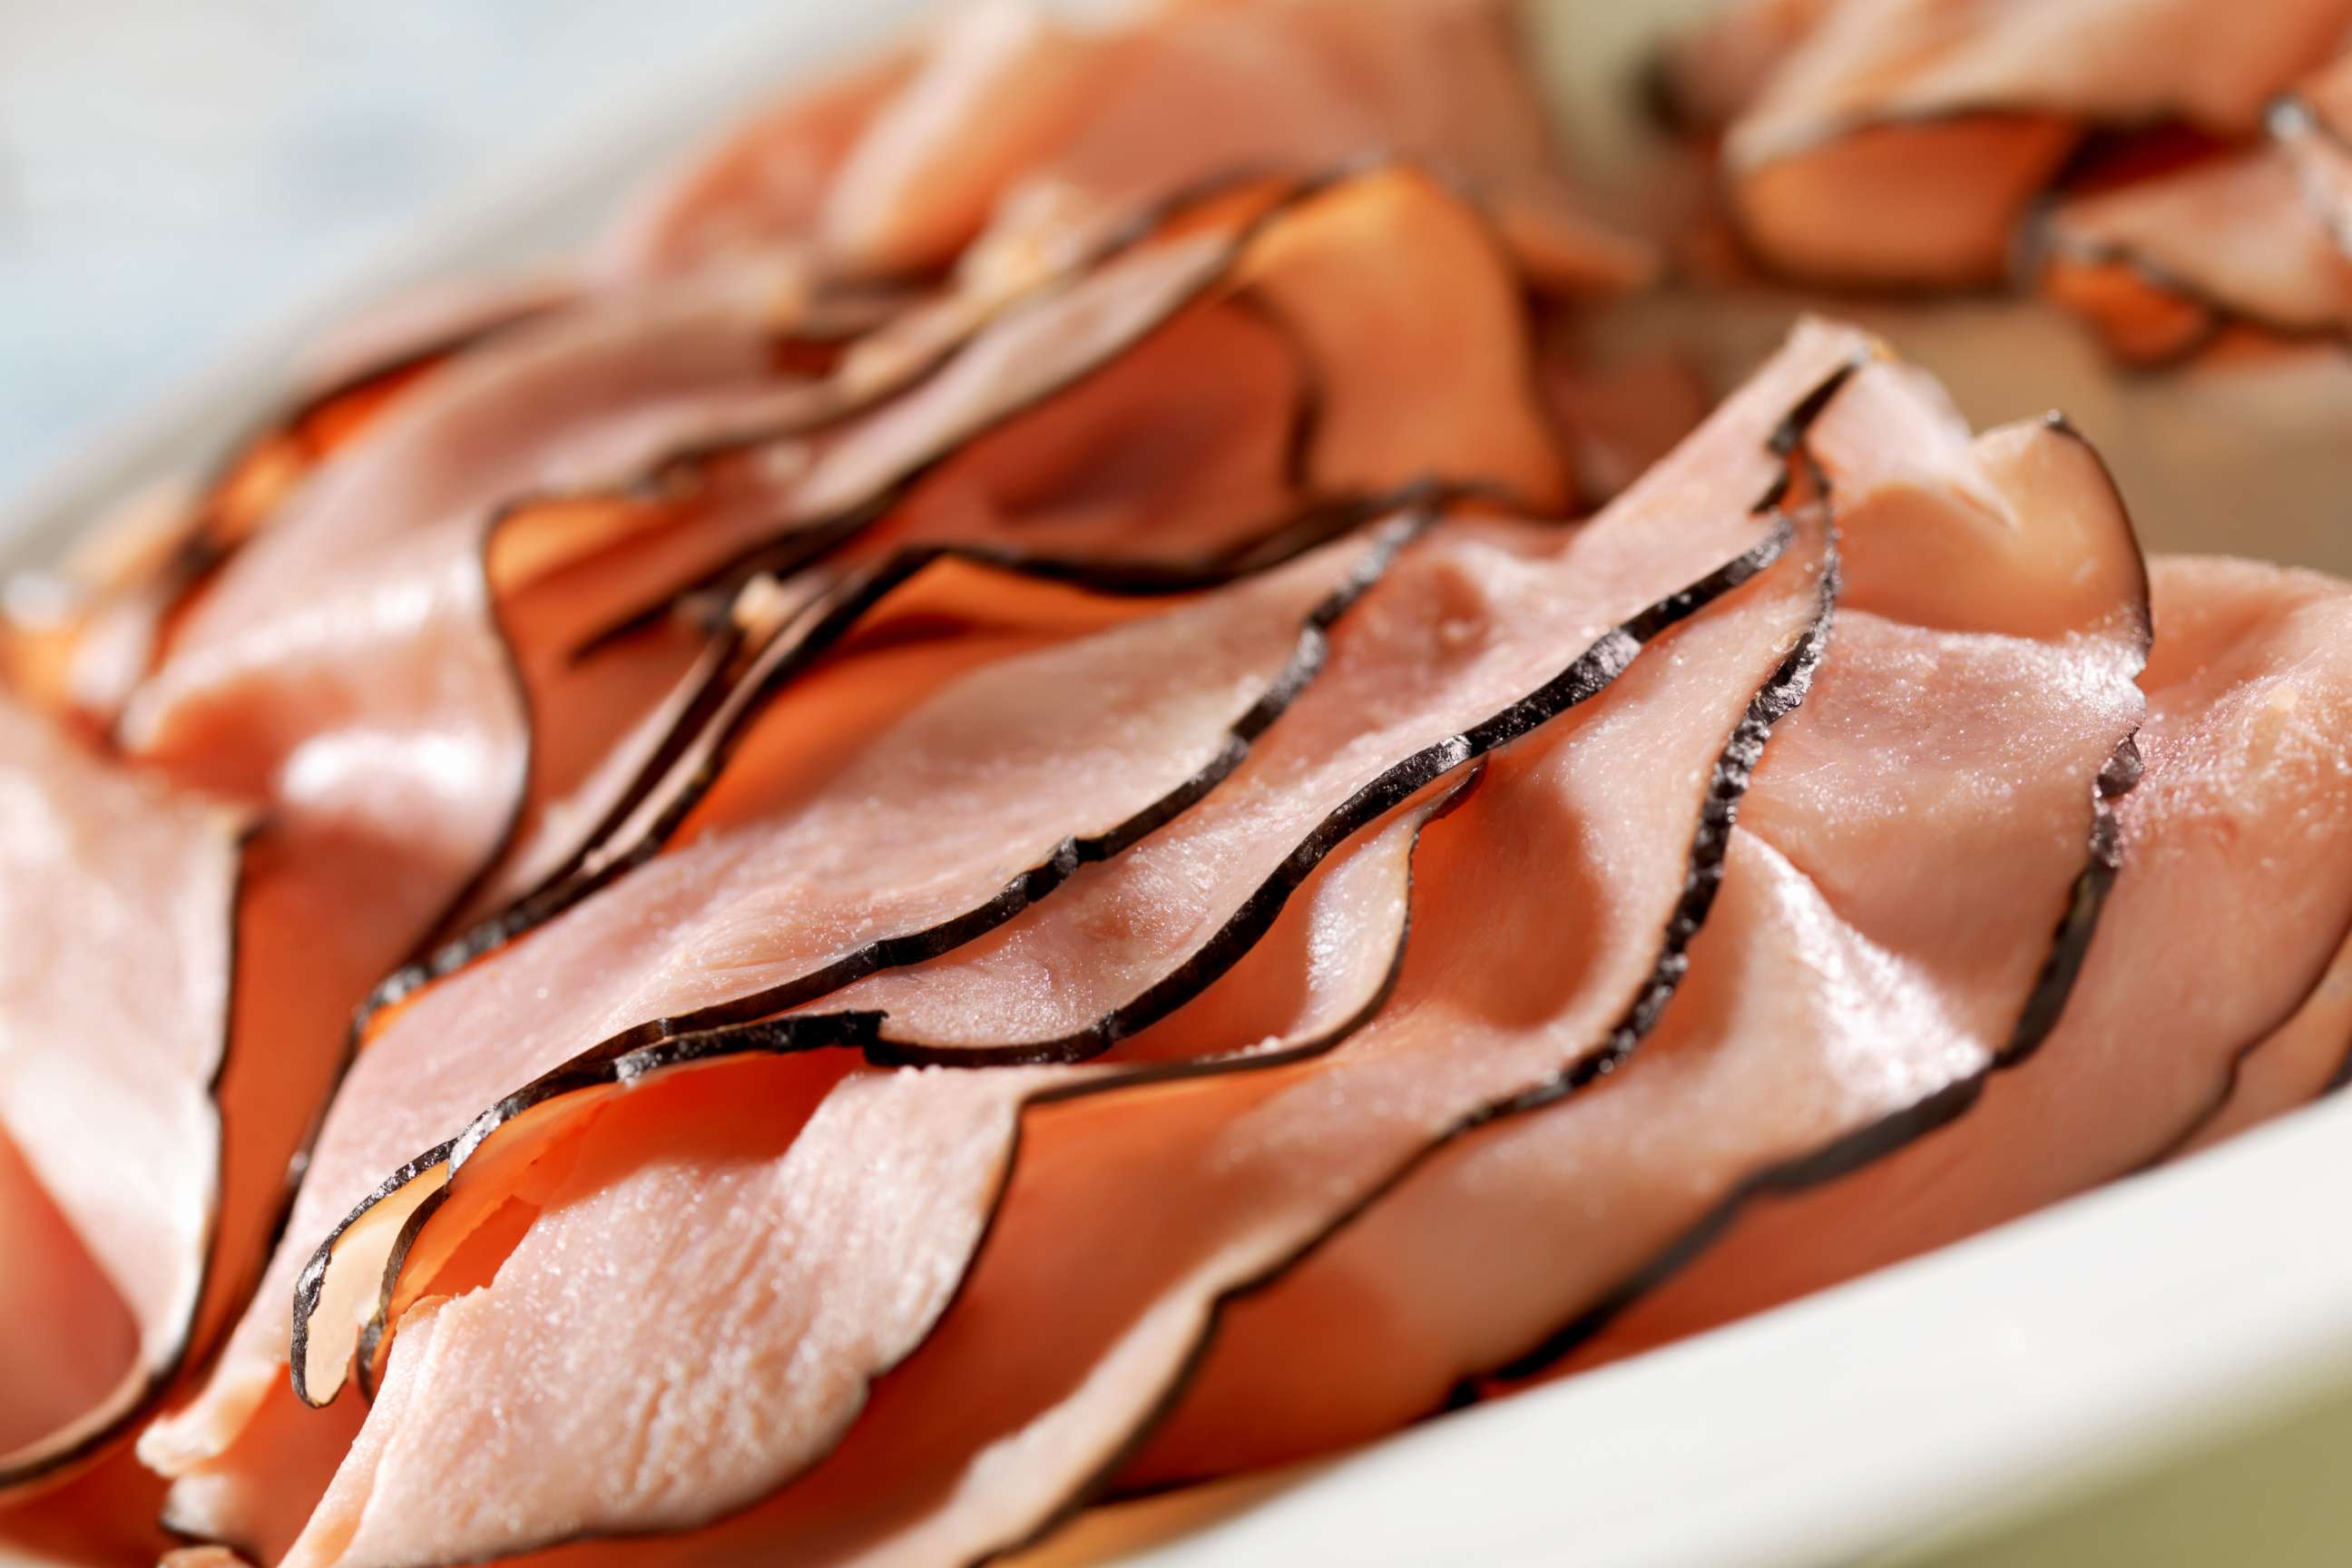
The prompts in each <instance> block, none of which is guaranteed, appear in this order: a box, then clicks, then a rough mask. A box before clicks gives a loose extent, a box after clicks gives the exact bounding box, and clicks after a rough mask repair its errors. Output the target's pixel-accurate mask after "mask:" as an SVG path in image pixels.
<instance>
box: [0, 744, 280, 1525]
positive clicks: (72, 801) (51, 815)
mask: <svg viewBox="0 0 2352 1568" xmlns="http://www.w3.org/2000/svg"><path fill="white" fill-rule="evenodd" d="M242 839H243V823H242V820H241V819H240V817H239V816H237V815H236V814H235V813H233V812H231V811H229V810H227V809H226V808H222V807H217V806H213V805H206V804H205V803H202V802H196V801H184V800H176V799H173V798H171V797H170V796H168V795H165V794H164V793H163V791H162V790H160V789H159V788H157V787H155V785H154V784H152V782H151V781H145V780H141V779H138V778H134V777H132V776H131V775H130V774H128V773H123V772H121V770H118V769H116V768H113V767H111V766H110V765H108V764H106V763H102V762H100V760H98V759H97V758H95V757H93V756H91V755H89V754H88V753H87V752H84V751H83V750H82V749H81V748H80V747H79V745H77V744H76V743H75V742H72V741H69V740H68V739H67V738H66V737H65V736H64V735H63V734H61V733H60V732H58V731H56V730H54V729H53V728H51V727H50V726H49V725H47V724H46V723H45V722H44V721H42V720H41V719H40V718H38V717H37V716H36V715H34V714H32V713H29V712H27V711H26V710H23V709H21V708H19V707H17V706H16V704H15V703H13V702H11V701H8V700H5V699H0V927H5V931H6V933H7V938H6V941H5V942H0V954H5V956H0V1234H5V1237H6V1242H7V1245H6V1247H5V1249H0V1251H5V1258H6V1259H7V1261H6V1264H5V1268H0V1274H5V1284H0V1310H4V1311H5V1313H6V1321H5V1323H0V1347H5V1350H0V1357H5V1366H0V1386H5V1388H6V1389H7V1391H8V1392H7V1397H6V1399H5V1401H0V1406H5V1408H0V1492H5V1491H6V1490H7V1489H11V1488H14V1487H18V1486H23V1485H26V1484H27V1483H30V1482H32V1481H36V1480H38V1479H43V1478H45V1477H47V1476H48V1475H50V1474H52V1473H53V1472H55V1471H56V1470H58V1468H60V1467H62V1466H64V1465H66V1464H68V1463H69V1462H71V1461H73V1460H75V1459H78V1458H83V1457H85V1456H87V1455H88V1454H89V1453H91V1452H93V1451H94V1450H95V1449H96V1448H97V1447H98V1446H99V1445H100V1444H101V1443H102V1442H104V1441H105V1440H106V1439H108V1438H110V1437H111V1436H114V1435H115V1434H116V1433H118V1432H119V1431H120V1430H121V1428H122V1426H124V1424H125V1423H127V1422H129V1421H130V1420H131V1419H133V1418H134V1417H135V1416H137V1415H141V1414H142V1413H143V1412H144V1410H145V1409H146V1407H147V1406H149V1405H152V1403H153V1402H154V1400H155V1399H156V1398H157V1397H158V1396H159V1395H160V1394H162V1393H163V1390H164V1389H165V1387H166V1386H168V1384H170V1383H171V1381H172V1380H173V1377H175V1376H176V1375H177V1373H179V1371H180V1367H181V1363H182V1359H183V1358H184V1356H186V1355H187V1354H188V1353H189V1352H190V1351H191V1350H192V1349H193V1348H194V1341H195V1339H196V1337H197V1335H198V1333H199V1319H200V1318H201V1317H203V1316H204V1315H205V1313H206V1310H207V1309H206V1305H205V1304H206V1301H207V1300H208V1296H207V1290H208V1287H209V1289H210V1298H209V1299H211V1300H217V1298H218V1297H219V1296H220V1295H221V1294H222V1293H223V1289H222V1287H223V1285H224V1283H226V1284H229V1285H234V1284H235V1283H236V1281H235V1280H230V1281H226V1282H224V1281H221V1280H219V1279H215V1278H213V1276H212V1273H211V1264H212V1250H211V1249H212V1244H213V1240H214V1232H215V1226H217V1225H219V1223H220V1214H219V1211H220V1207H221V1205H222V1203H223V1201H224V1195H223V1188H224V1185H225V1183H226V1180H227V1178H228V1175H229V1173H228V1172H227V1171H226V1153H225V1152H224V1147H223V1144H224V1140H223V1134H222V1127H221V1118H222V1112H223V1107H222V1105H221V1104H220V1103H219V1101H218V1100H216V1099H215V1096H216V1094H218V1093H219V1091H220V1090H221V1089H223V1088H224V1087H225V1080H224V1079H223V1072H224V1066H225V1058H226V1052H227V1049H228V1038H229V1001H230V993H231V987H232V984H233V972H234V968H235V965H236V937H237V931H236V919H237V913H236V911H237V896H238V894H237V888H238V879H239V876H240V874H241V871H242V868H243V857H244V851H243V844H242ZM236 1109H238V1110H240V1111H243V1110H247V1109H249V1108H248V1107H247V1106H243V1105H240V1106H238V1107H237V1108H236ZM239 1195H247V1194H239ZM212 1310H215V1311H216V1310H217V1309H216V1308H214V1309H212Z"/></svg>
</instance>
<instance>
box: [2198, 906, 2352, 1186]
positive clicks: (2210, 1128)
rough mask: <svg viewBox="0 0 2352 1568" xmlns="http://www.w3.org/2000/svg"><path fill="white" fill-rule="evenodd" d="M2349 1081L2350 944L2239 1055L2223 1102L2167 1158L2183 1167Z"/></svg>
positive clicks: (2351, 1042)
mask: <svg viewBox="0 0 2352 1568" xmlns="http://www.w3.org/2000/svg"><path fill="white" fill-rule="evenodd" d="M2347 1076H2352V942H2347V944H2346V945H2344V946H2342V947H2339V948H2337V949H2336V958H2335V962H2333V963H2330V964H2329V965H2328V966H2327V973H2325V974H2323V975H2321V976H2320V978H2319V984H2316V985H2315V986H2313V987H2312V989H2311V992H2310V994H2308V995H2306V996H2305V998H2304V1002H2303V1005H2302V1006H2300V1007H2298V1008H2296V1009H2295V1011H2294V1016H2292V1017H2290V1018H2288V1019H2287V1021H2286V1022H2285V1023H2284V1024H2281V1025H2280V1026H2278V1027H2277V1028H2276V1029H2274V1030H2273V1031H2272V1032H2271V1033H2270V1034H2268V1035H2265V1036H2264V1037H2263V1038H2261V1039H2260V1040H2257V1041H2254V1042H2253V1043H2252V1045H2250V1046H2248V1047H2246V1048H2245V1051H2244V1054H2243V1055H2242V1058H2240V1060H2239V1061H2238V1064H2237V1072H2236V1074H2235V1075H2234V1076H2233V1078H2232V1079H2231V1084H2230V1091H2229V1098H2228V1099H2227V1100H2223V1101H2222V1102H2221V1105H2220V1106H2219V1107H2218V1108H2217V1109H2216V1110H2215V1111H2214V1114H2213V1115H2212V1116H2211V1117H2210V1119H2208V1120H2206V1121H2202V1122H2200V1123H2199V1124H2198V1126H2197V1127H2196V1128H2195V1129H2194V1130H2193V1131H2190V1133H2189V1136H2188V1137H2186V1138H2184V1139H2182V1140H2181V1141H2180V1142H2179V1145H2178V1146H2177V1147H2176V1148H2174V1149H2172V1150H2171V1151H2170V1152H2168V1153H2167V1154H2166V1156H2165V1157H2166V1158H2167V1159H2185V1158H2187V1157H2188V1156H2189V1155H2191V1154H2195V1153H2200V1152H2202V1151H2204V1150H2207V1149H2210V1148H2212V1147H2213V1146H2214V1145H2215V1144H2217V1143H2223V1142H2228V1141H2229V1140H2230V1139H2232V1138H2235V1137H2236V1136H2237V1135H2238V1134H2239V1133H2241V1132H2244V1131H2248V1130H2250V1129H2252V1128H2255V1127H2259V1126H2261V1125H2262V1124H2263V1122H2265V1121H2272V1120H2273V1119H2275V1118H2277V1117H2281V1116H2284V1115H2285V1114H2286V1113H2287V1112H2288V1111H2290V1110H2296V1109H2298V1108H2299V1107H2302V1106H2305V1105H2308V1104H2310V1103H2311V1102H2312V1101H2314V1100H2319V1099H2321V1098H2323V1097H2325V1096H2326V1095H2330V1094H2334V1093H2336V1092H2337V1091H2338V1090H2340V1089H2342V1088H2343V1087H2344V1084H2345V1081H2346V1079H2347Z"/></svg>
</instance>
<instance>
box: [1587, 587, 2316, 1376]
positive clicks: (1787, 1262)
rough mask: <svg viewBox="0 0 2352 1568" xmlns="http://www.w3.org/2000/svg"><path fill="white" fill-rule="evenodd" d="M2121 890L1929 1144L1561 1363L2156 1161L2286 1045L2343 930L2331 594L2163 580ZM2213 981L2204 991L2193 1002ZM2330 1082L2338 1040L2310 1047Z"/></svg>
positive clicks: (1891, 1161) (1737, 1233)
mask: <svg viewBox="0 0 2352 1568" xmlns="http://www.w3.org/2000/svg"><path fill="white" fill-rule="evenodd" d="M2154 585H2155V599H2154V603H2155V612H2156V626H2157V629H2158V637H2157V643H2156V647H2155V651H2154V654H2153V657H2152V658H2151V659H2150V661H2149V666H2148V670H2147V678H2146V685H2147V691H2148V711H2147V721H2146V722H2145V724H2144V725H2143V726H2142V729H2141V733H2140V739H2139V746H2140V750H2141V753H2142V755H2143V757H2144V759H2145V768H2144V772H2143V773H2142V775H2141V778H2140V781H2139V783H2138V784H2137V786H2136V787H2135V788H2134V789H2132V791H2131V792H2130V793H2129V794H2127V795H2125V796H2124V797H2123V798H2122V799H2121V800H2119V801H2118V802H2117V803H2116V816H2117V819H2118V822H2119V825H2120V828H2121V854H2122V868H2121V872H2120V874H2119V876H2118V877H2117V879H2116V887H2115V890H2114V892H2113V894H2112V895H2111V896H2110V898H2109V899H2108V900H2107V909H2106V910H2105V914H2104V916H2103V917H2102V919H2101V921H2100V925H2099V931H2098V934H2097V936H2096V938H2095V940H2094V942H2092V944H2091V947H2090V950H2089V953H2088V956H2087V960H2086V962H2085V963H2084V968H2083V972H2082V974H2081V976H2080V978H2079V979H2078V980H2077V982H2076V984H2075V986H2074V994H2073V996H2072V997H2071V998H2070V999H2069V1001H2068V1002H2067V1005H2066V1011H2065V1014H2064V1016H2063V1018H2062V1019H2061V1020H2060V1022H2059V1025H2058V1027H2057V1028H2056V1029H2055V1030H2054V1031H2053V1033H2052V1034H2051V1035H2050V1037H2048V1038H2047V1039H2046V1040H2044V1041H2043V1042H2042V1044H2041V1046H2040V1047H2039V1048H2038V1049H2036V1050H2035V1051H2034V1052H2033V1053H2032V1055H2031V1056H2030V1057H2027V1058H2020V1059H2018V1060H2017V1061H2015V1062H2014V1063H2013V1064H2011V1070H2008V1071H2005V1072H2002V1073H2000V1074H1998V1075H1996V1076H1995V1077H1994V1078H1992V1079H1990V1081H1989V1082H1988V1084H1987V1085H1986V1088H1985V1090H1984V1093H1983V1095H1982V1097H1981V1099H1980V1100H1979V1101H1978V1102H1977V1103H1976V1104H1975V1105H1974V1106H1973V1107H1971V1108H1970V1109H1969V1110H1968V1111H1967V1112H1966V1114H1964V1115H1962V1116H1961V1117H1959V1119H1958V1120H1957V1121H1953V1122H1952V1123H1951V1124H1950V1125H1948V1126H1947V1127H1944V1128H1941V1129H1939V1130H1937V1131H1933V1132H1930V1133H1928V1134H1927V1136H1925V1137H1923V1138H1921V1139H1920V1140H1919V1141H1918V1142H1916V1143H1914V1144H1912V1145H1911V1146H1909V1147H1907V1148H1906V1149H1904V1150H1902V1151H1901V1152H1899V1153H1896V1154H1895V1155H1893V1156H1892V1157H1890V1158H1887V1159H1885V1160H1881V1161H1879V1162H1878V1163H1874V1164H1872V1165H1870V1166H1868V1167H1867V1168H1865V1169H1863V1170H1861V1171H1858V1172H1856V1173H1853V1175H1851V1176H1849V1177H1847V1178H1846V1179H1845V1180H1843V1181H1842V1182H1840V1183H1838V1184H1835V1185H1833V1186H1828V1187H1822V1188H1819V1189H1817V1190H1814V1191H1811V1192H1806V1193H1803V1194H1799V1195H1796V1196H1792V1197H1788V1198H1779V1199H1774V1200H1771V1201H1767V1202H1760V1203H1759V1204H1757V1205H1755V1206H1754V1207H1753V1208H1752V1209H1751V1210H1750V1211H1749V1212H1748V1214H1747V1215H1743V1216H1742V1218H1741V1219H1740V1221H1739V1222H1738V1225H1736V1226H1734V1227H1733V1228H1732V1230H1731V1232H1730V1234H1729V1235H1728V1236H1727V1237H1724V1238H1723V1239H1722V1240H1720V1241H1718V1242H1717V1244H1716V1246H1715V1247H1714V1248H1713V1250H1711V1251H1710V1252H1709V1254H1708V1255H1707V1256H1706V1258H1704V1259H1703V1260H1702V1261H1700V1262H1699V1263H1698V1264H1697V1265H1696V1266H1695V1267H1693V1268H1689V1269H1687V1270H1685V1272H1684V1273H1683V1274H1682V1275H1680V1276H1678V1277H1677V1278H1675V1279H1672V1280H1670V1281H1669V1282H1668V1283H1667V1284H1666V1285H1664V1287H1663V1288H1661V1289H1658V1290H1656V1291H1654V1292H1653V1293H1652V1294H1651V1295H1650V1296H1649V1297H1648V1298H1647V1299H1646V1300H1643V1301H1642V1302H1640V1303H1638V1304H1637V1305H1635V1306H1634V1308H1633V1310H1631V1311H1630V1312H1629V1313H1627V1315H1626V1316H1625V1317H1624V1318H1623V1319H1622V1320H1621V1321H1618V1322H1617V1323H1615V1324H1612V1326H1611V1327H1610V1329H1609V1330H1608V1331H1606V1332H1605V1333H1604V1334H1603V1335H1602V1336H1601V1338H1600V1340H1599V1341H1597V1342H1595V1343H1594V1344H1592V1345H1591V1346H1590V1347H1589V1348H1588V1349H1587V1350H1586V1351H1585V1352H1583V1353H1582V1354H1581V1355H1580V1358H1579V1363H1580V1364H1589V1363H1591V1362H1592V1361H1594V1360H1599V1359H1605V1358H1609V1357H1613V1356H1617V1355H1622V1354H1626V1353H1630V1352H1633V1351H1635V1350H1638V1349H1641V1348H1643V1347H1644V1346H1647V1345H1651V1344H1655V1343H1658V1342H1661V1341H1663V1340H1665V1339H1668V1338H1675V1337H1679V1336H1681V1335H1683V1334H1685V1333H1689V1332H1692V1331H1696V1330H1699V1329H1703V1328H1706V1327H1708V1326H1711V1325H1713V1324H1715V1323H1718V1322H1722V1321H1727V1320H1728V1319H1730V1318H1733V1317H1737V1316H1739V1315H1742V1314H1744V1313H1746V1312H1749V1311H1753V1310H1760V1309H1761V1308H1764V1307H1767V1306H1770V1305H1773V1304H1776V1303H1778V1302H1780V1301H1783V1300H1790V1299H1792V1298H1793V1297H1795V1296H1797V1295H1799V1294H1801V1293H1803V1292H1805V1291H1808V1290H1812V1289H1821V1288H1822V1287H1825V1286H1828V1285H1831V1284H1833V1283H1836V1282H1837V1281H1839V1280H1841V1279H1848V1278H1851V1277H1853V1276H1854V1275H1857V1274H1860V1273H1862V1272H1864V1271H1865V1270H1867V1269H1870V1268H1879V1267H1883V1266H1884V1265H1886V1264H1889V1263H1893V1262H1895V1261H1897V1260H1899V1259H1901V1258H1907V1257H1910V1256H1912V1255H1914V1254H1916V1253H1918V1252H1922V1251H1926V1250H1927V1249H1928V1248H1930V1247H1939V1246H1943V1245H1945V1244H1947V1243H1949V1242H1953V1241H1957V1240H1959V1239H1960V1238H1962V1237H1967V1236H1969V1235H1972V1234H1974V1233H1975V1232H1977V1231H1979V1230H1983V1229H1986V1228H1988V1227H1990V1226H1993V1225H1997V1224H2000V1223H2002V1222H2004V1221H2007V1220H2010V1219H2013V1218H2016V1217H2017V1216H2019V1215H2023V1214H2026V1213H2028V1212H2030V1211H2032V1210H2033V1209H2035V1208H2039V1207H2042V1206H2043V1205H2048V1204H2052V1203H2055V1202H2057V1201H2059V1200H2060V1199H2062V1198H2065V1197H2070V1196H2072V1195H2074V1194H2076V1193H2079V1192H2083V1191H2085V1190H2087V1189H2088V1188H2090V1187H2092V1186H2094V1185H2095V1184H2099V1183H2102V1182H2105V1181H2108V1180H2112V1179H2114V1178H2116V1177H2118V1176H2122V1175H2126V1174H2128V1173H2131V1172H2133V1171H2136V1170H2138V1169H2140V1168H2142V1167H2143V1166H2146V1165H2147V1164H2149V1163H2152V1162H2154V1161H2156V1160H2158V1159H2159V1158H2161V1157H2163V1156H2164V1155H2165V1154H2167V1153H2168V1152H2171V1151H2172V1150H2174V1149H2176V1148H2178V1147H2179V1145H2180V1143H2181V1142H2182V1141H2183V1140H2184V1139H2186V1138H2188V1137H2190V1136H2193V1133H2194V1130H2195V1129H2196V1128H2198V1127H2199V1126H2200V1125H2201V1124H2202V1123H2203V1122H2205V1121H2207V1120H2208V1118H2209V1117H2210V1114H2211V1112H2212V1110H2213V1108H2214V1107H2215V1105H2216V1104H2217V1102H2219V1101H2221V1099H2222V1097H2224V1096H2225V1095H2226V1094H2227V1093H2228V1090H2229V1086H2230V1082H2231V1077H2232V1075H2233V1071H2234V1068H2235V1064H2236V1061H2237V1058H2239V1056H2240V1055H2241V1054H2242V1052H2243V1051H2245V1050H2246V1049H2247V1048H2248V1047H2250V1046H2253V1045H2255V1043H2256V1042H2260V1041H2263V1040H2264V1039H2265V1038H2266V1037H2269V1036H2270V1035H2272V1034H2273V1032H2274V1031H2276V1030H2279V1029H2281V1028H2282V1027H2284V1026H2288V1025H2289V1024H2290V1022H2291V1021H2292V1020H2293V1018H2294V1016H2295V1015H2296V1014H2297V1013H2298V1012H2299V1011H2300V1010H2301V1008H2302V1007H2303V1005H2304V1004H2305V1001H2306V999H2307V998H2309V997H2310V996H2311V995H2312V994H2313V991H2314V988H2315V986H2318V985H2320V984H2323V983H2324V980H2325V977H2326V975H2327V974H2328V973H2329V971H2330V968H2331V964H2332V962H2333V961H2334V959H2335V957H2336V950H2337V948H2338V946H2339V945H2340V943H2341V942H2342V940H2343V934H2344V932H2345V931H2347V929H2352V873H2347V874H2343V875H2305V876H2301V877H2294V878H2281V877H2275V876H2271V877H2256V878H2249V877H2247V876H2246V875H2245V871H2246V868H2250V867H2255V868H2260V867H2272V868H2283V867H2285V866H2288V865H2295V866H2300V867H2304V868H2326V867H2334V866H2336V865H2339V864H2341V863H2343V861H2344V855H2345V847H2346V846H2347V843H2352V786H2347V776H2352V758H2347V754H2346V749H2347V742H2346V740H2345V738H2344V737H2345V736H2346V735H2347V732H2352V731H2347V718H2352V652H2347V647H2346V632H2347V627H2352V595H2347V593H2346V591H2345V588H2344V586H2343V585H2342V584H2339V583H2336V582H2334V581H2332V580H2330V579H2326V578H2322V577H2319V576H2316V575H2315V574H2308V573H2297V572H2289V571H2283V570H2280V569H2277V568H2273V567H2263V566H2254V565H2251V564H2247V563H2219V562H2214V563H2209V562H2196V561H2189V562H2179V561H2176V562H2169V563H2163V564H2162V565H2161V566H2160V567H2159V569H2158V571H2157V573H2156V574H2155V577H2154ZM2217 976H2226V977H2227V980H2226V983H2224V984H2216V983H2215V979H2216V977H2217ZM2329 1044H2330V1046H2331V1047H2332V1049H2331V1050H2330V1051H2328V1052H2327V1053H2326V1054H2327V1055H2328V1056H2329V1057H2330V1058H2332V1060H2331V1062H2330V1066H2331V1068H2332V1067H2333V1066H2334V1065H2335V1064H2337V1063H2340V1062H2341V1061H2342V1059H2343V1057H2344V1054H2345V1050H2346V1047H2347V1037H2343V1036H2340V1035H2339V1037H2337V1038H2336V1039H2335V1040H2334V1041H2331V1042H2329Z"/></svg>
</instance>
